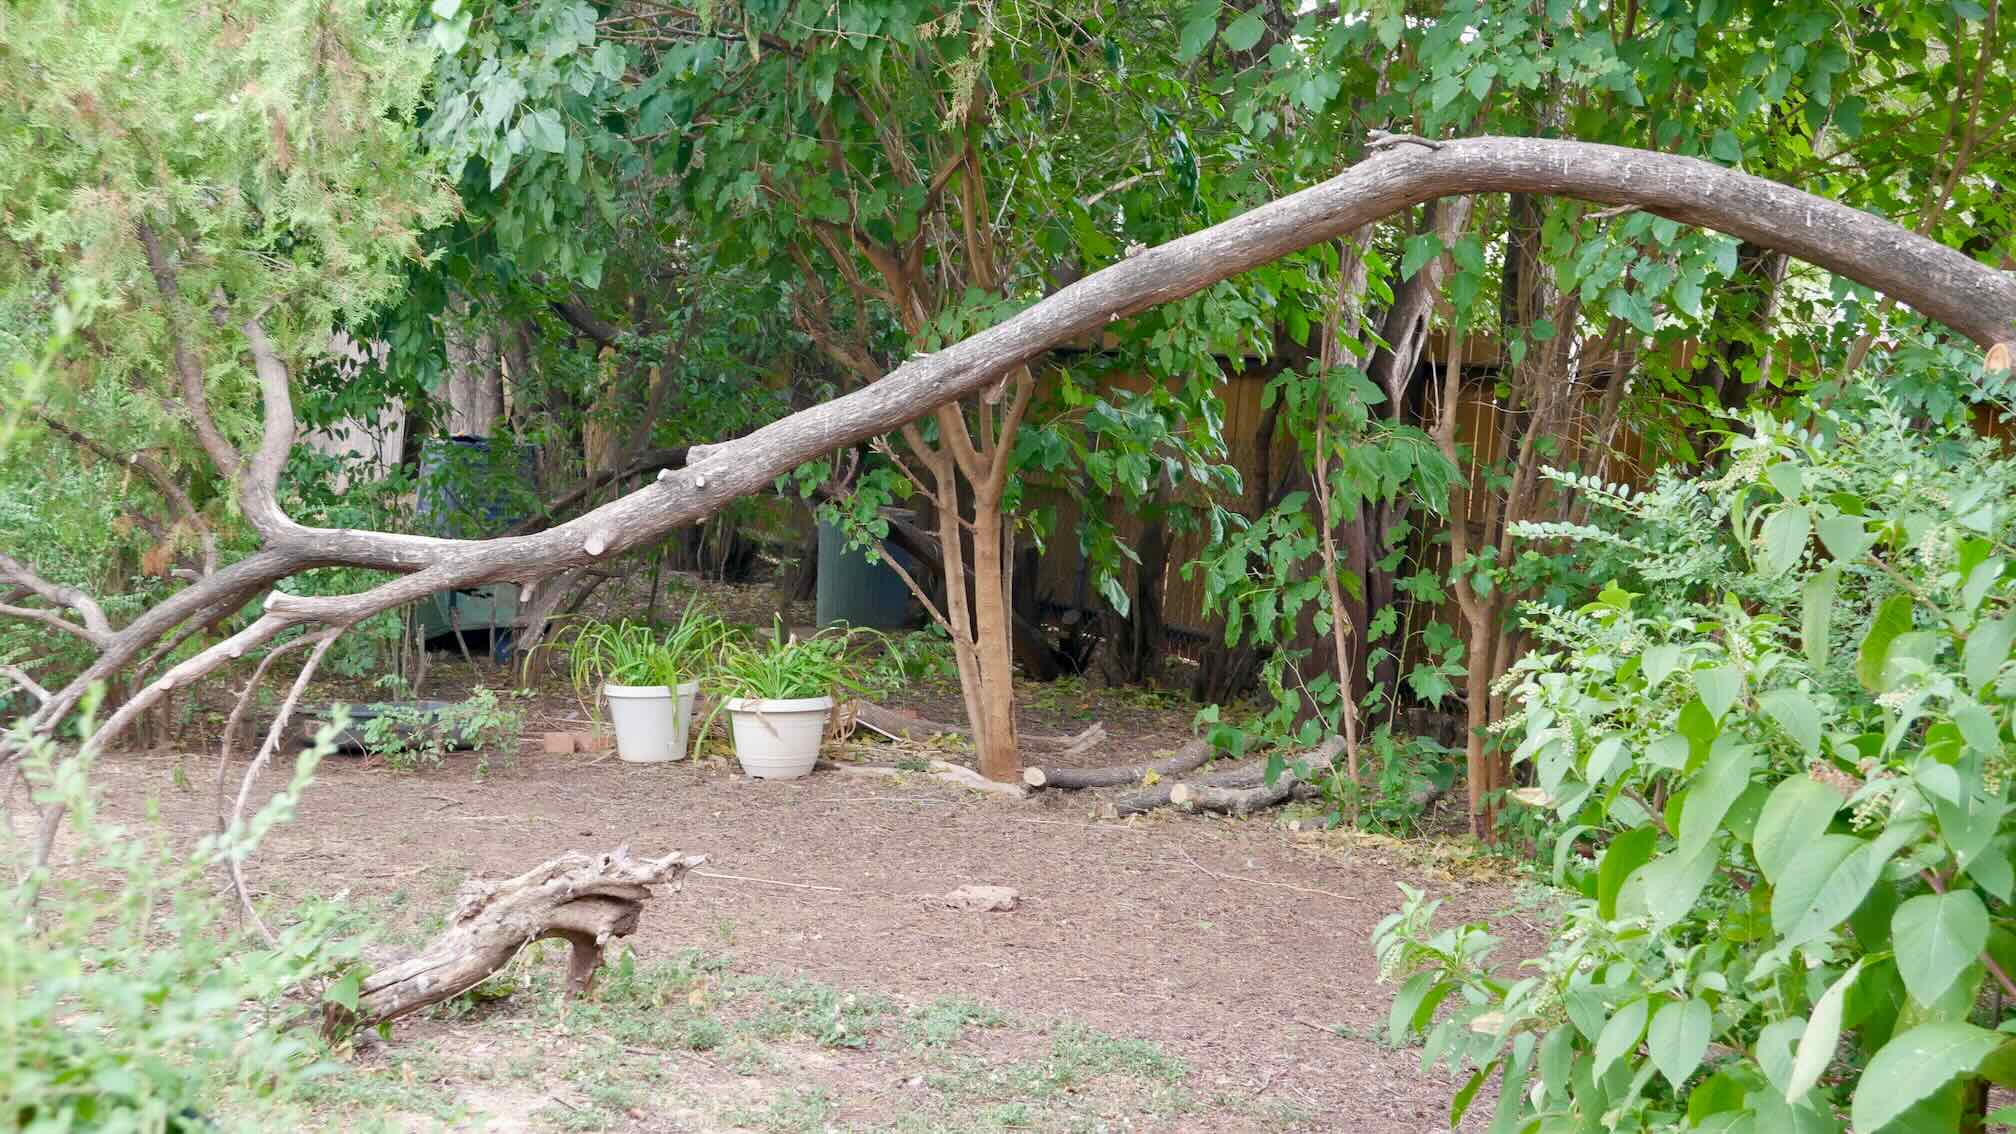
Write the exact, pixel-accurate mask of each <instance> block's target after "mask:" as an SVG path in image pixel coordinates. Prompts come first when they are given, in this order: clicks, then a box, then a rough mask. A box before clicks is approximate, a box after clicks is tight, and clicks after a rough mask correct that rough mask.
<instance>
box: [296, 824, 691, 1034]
mask: <svg viewBox="0 0 2016 1134" xmlns="http://www.w3.org/2000/svg"><path fill="white" fill-rule="evenodd" d="M706 861H707V859H706V857H705V856H703V855H680V854H677V853H674V854H668V855H666V856H665V857H664V858H648V859H643V860H637V859H633V858H631V857H630V855H629V852H628V851H627V849H625V848H623V847H618V848H617V849H616V850H614V851H612V852H610V853H608V854H602V855H588V854H583V853H581V852H580V851H569V852H567V853H566V854H563V855H561V856H560V857H559V858H556V859H554V860H552V861H551V862H548V863H546V864H544V865H542V866H539V867H536V868H534V869H532V870H530V871H527V872H526V873H524V874H521V875H519V876H518V877H516V878H511V879H507V880H506V881H503V882H474V881H472V882H466V883H464V884H463V886H462V889H461V891H460V894H459V900H458V901H457V903H456V906H455V912H454V914H453V915H451V916H450V917H449V919H448V927H447V928H446V929H444V930H442V931H441V934H440V936H438V937H436V938H435V939H434V940H433V942H432V943H430V944H429V945H428V946H427V947H426V948H425V949H423V950H421V951H420V953H419V954H418V955H416V956H414V957H412V958H410V959H408V960H406V961H402V962H400V963H399V964H396V965H392V966H390V967H388V968H384V969H380V970H379V971H377V972H375V973H372V974H371V975H370V976H369V977H366V978H365V979H364V981H363V983H362V984H361V985H360V986H359V988H358V992H357V1010H356V1011H355V1012H351V1011H350V1010H348V1009H347V1008H344V1007H343V1006H341V1005H335V1004H331V1005H329V1006H328V1007H327V1008H326V1009H325V1014H324V1017H323V1031H324V1032H325V1033H326V1034H329V1035H331V1036H336V1035H341V1034H344V1033H347V1032H350V1031H354V1030H357V1029H362V1028H369V1027H372V1026H374V1025H377V1024H380V1023H383V1022H385V1021H387V1020H396V1019H398V1018H399V1017H401V1016H404V1015H407V1014H408V1013H411V1012H415V1011H418V1010H419V1009H421V1008H424V1007H426V1006H427V1005H429V1004H435V1003H439V1002H440V1001H443V1000H446V999H448V998H449V997H451V996H455V995H457V994H458V993H462V992H465V991H467V990H469V989H471V988H474V987H476V985H477V984H479V983H481V982H482V981H483V979H484V978H485V977H488V976H489V975H490V974H491V973H494V972H496V971H497V970H498V969H501V968H503V967H504V966H505V965H506V964H509V963H510V961H511V958H513V957H515V956H517V955H518V950H520V949H522V948H524V947H525V946H526V945H528V944H530V943H532V942H534V941H537V940H539V939H541V938H545V937H557V938H559V939H561V940H563V941H565V942H567V944H568V945H570V946H571V947H572V948H571V949H570V951H569V954H568V957H567V991H568V994H569V995H570V996H583V995H586V994H587V992H588V990H589V988H590V986H591V985H592V984H593V982H594V980H595V970H596V968H597V967H598V966H599V965H600V964H601V963H602V948H603V946H605V945H607V944H608V943H609V939H610V938H612V937H627V936H629V935H630V934H631V933H633V932H635V931H636V929H637V919H638V917H639V916H640V915H641V914H642V913H643V911H644V903H645V902H647V901H649V900H650V899H651V897H652V891H651V887H653V886H656V885H659V884H661V883H670V884H671V885H672V886H673V887H674V888H675V889H676V888H677V887H678V884H679V880H680V878H681V877H683V876H684V875H685V873H686V872H687V871H688V870H691V869H693V868H694V867H696V866H699V865H700V864H702V863H704V862H706Z"/></svg>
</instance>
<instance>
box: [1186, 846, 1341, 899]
mask: <svg viewBox="0 0 2016 1134" xmlns="http://www.w3.org/2000/svg"><path fill="white" fill-rule="evenodd" d="M1170 845H1171V846H1174V847H1175V848H1176V852H1177V853H1178V854H1181V855H1182V856H1183V857H1184V858H1186V859H1189V860H1190V865H1192V866H1194V867H1196V868H1197V869H1199V870H1201V871H1203V872H1204V873H1206V874H1208V875H1210V876H1211V877H1213V878H1216V879H1218V880H1219V881H1220V882H1244V883H1246V884H1247V885H1248V886H1276V887H1279V888H1280V889H1283V890H1293V891H1295V892H1296V893H1298V894H1319V895H1321V896H1323V897H1325V898H1335V899H1337V900H1338V901H1340V902H1342V901H1348V900H1349V899H1347V898H1345V897H1344V895H1342V894H1339V893H1336V892H1334V891H1331V890H1319V889H1317V888H1316V887H1314V886H1298V885H1296V884H1295V883H1293V882H1270V881H1268V880H1267V879H1265V878H1244V877H1241V876H1240V875H1237V874H1220V873H1218V872H1217V871H1215V870H1213V869H1211V868H1210V867H1208V866H1206V865H1204V864H1203V863H1201V862H1198V861H1197V860H1196V859H1195V858H1194V857H1192V856H1191V854H1190V851H1189V849H1188V848H1186V847H1184V846H1183V845H1182V844H1181V843H1171V844H1170Z"/></svg>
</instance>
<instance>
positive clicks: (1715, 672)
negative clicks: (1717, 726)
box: [1694, 665, 1743, 721]
mask: <svg viewBox="0 0 2016 1134" xmlns="http://www.w3.org/2000/svg"><path fill="white" fill-rule="evenodd" d="M1694 689H1695V691H1696V692H1698V693H1700V694H1701V703H1702V704H1703V705H1705V706H1707V708H1708V715H1709V716H1711V717H1713V718H1715V719H1716V720H1718V721H1719V720H1721V719H1722V716H1723V714H1725V713H1727V712H1728V711H1729V706H1731V705H1733V704H1735V703H1736V698H1738V697H1740V696H1742V694H1743V673H1742V671H1741V670H1738V669H1737V668H1736V667H1735V666H1733V665H1718V666H1715V667H1713V668H1711V669H1697V670H1695V671H1694Z"/></svg>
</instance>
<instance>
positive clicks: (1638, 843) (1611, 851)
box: [1596, 823, 1659, 918]
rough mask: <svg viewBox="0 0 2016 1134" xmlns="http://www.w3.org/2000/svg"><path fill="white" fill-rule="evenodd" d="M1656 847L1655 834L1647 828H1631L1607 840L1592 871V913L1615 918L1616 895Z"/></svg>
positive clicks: (1657, 836)
mask: <svg viewBox="0 0 2016 1134" xmlns="http://www.w3.org/2000/svg"><path fill="white" fill-rule="evenodd" d="M1658 845H1659V830H1658V828H1656V827H1653V826H1652V825H1651V824H1649V823H1648V824H1646V825H1645V826H1642V827H1633V828H1631V829H1630V830H1628V831H1626V832H1624V833H1623V834H1621V835H1618V836H1617V837H1616V838H1613V839H1611V840H1610V845H1609V847H1608V848H1606V849H1605V850H1604V851H1603V861H1602V862H1601V863H1599V864H1598V865H1597V867H1596V912H1597V913H1599V914H1601V915H1602V916H1603V917H1605V918H1613V917H1616V916H1617V893H1618V891H1620V890H1622V889H1623V887H1624V880H1625V879H1626V878H1629V877H1630V876H1631V872H1632V871H1634V870H1636V869H1638V868H1639V867H1641V866H1643V865H1645V863H1646V862H1647V861H1648V860H1649V859H1651V857H1652V851H1653V848H1655V847H1657V846H1658Z"/></svg>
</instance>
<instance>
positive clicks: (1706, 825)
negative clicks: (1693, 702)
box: [1675, 744, 1757, 858]
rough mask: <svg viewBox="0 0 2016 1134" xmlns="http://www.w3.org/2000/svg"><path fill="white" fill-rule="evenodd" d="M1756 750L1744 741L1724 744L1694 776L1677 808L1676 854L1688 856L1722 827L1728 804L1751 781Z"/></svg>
mask: <svg viewBox="0 0 2016 1134" xmlns="http://www.w3.org/2000/svg"><path fill="white" fill-rule="evenodd" d="M1755 751H1756V750H1755V749H1753V748H1752V747H1751V746H1750V745H1747V744H1732V745H1727V746H1725V747H1724V748H1723V750H1722V751H1720V752H1717V753H1716V754H1715V755H1713V756H1711V757H1710V758H1709V760H1708V766H1707V767H1706V768H1704V769H1702V772H1701V774H1700V775H1699V776H1696V777H1695V778H1694V784H1693V786H1692V787H1690V788H1689V789H1688V790H1687V802H1686V804H1685V806H1683V807H1682V808H1681V810H1680V826H1679V831H1678V834H1679V838H1680V848H1679V850H1678V851H1676V852H1675V853H1676V854H1678V855H1680V856H1681V857H1683V858H1691V857H1693V856H1694V855H1695V854H1696V853H1698V852H1699V851H1700V850H1701V849H1702V848H1703V847H1706V846H1707V845H1708V840H1710V839H1711V838H1713V837H1714V835H1715V832H1716V831H1717V830H1719V829H1720V828H1721V825H1722V817H1723V816H1724V815H1726V814H1728V812H1729V805H1730V804H1732V803H1734V802H1736V797H1737V796H1739V795H1742V794H1743V789H1744V788H1745V787H1748V786H1749V784H1750V771H1751V769H1752V768H1753V767H1755V766H1756V762H1757V761H1756V755H1755Z"/></svg>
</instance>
